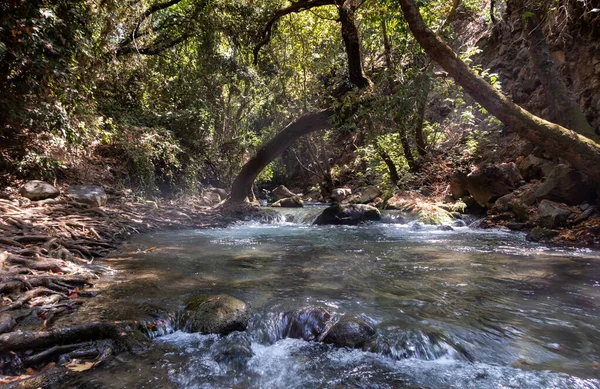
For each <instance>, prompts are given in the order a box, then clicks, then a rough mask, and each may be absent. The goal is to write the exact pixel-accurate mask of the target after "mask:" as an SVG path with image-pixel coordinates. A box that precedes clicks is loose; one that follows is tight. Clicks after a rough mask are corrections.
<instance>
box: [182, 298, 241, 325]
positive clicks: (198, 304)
mask: <svg viewBox="0 0 600 389" xmlns="http://www.w3.org/2000/svg"><path fill="white" fill-rule="evenodd" d="M185 311H186V312H185V318H186V319H187V321H188V324H187V325H188V327H189V330H190V331H192V332H200V333H203V334H221V335H227V334H229V333H230V332H233V331H244V330H245V329H246V327H247V326H248V308H247V306H246V303H244V302H243V301H241V300H238V299H236V298H235V297H231V296H229V295H226V294H220V295H216V296H208V297H207V296H194V297H190V298H188V299H187V300H186V307H185Z"/></svg>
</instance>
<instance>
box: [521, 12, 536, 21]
mask: <svg viewBox="0 0 600 389" xmlns="http://www.w3.org/2000/svg"><path fill="white" fill-rule="evenodd" d="M533 16H534V15H533V12H530V11H525V12H523V14H522V15H521V19H523V20H526V19H529V18H532V17H533Z"/></svg>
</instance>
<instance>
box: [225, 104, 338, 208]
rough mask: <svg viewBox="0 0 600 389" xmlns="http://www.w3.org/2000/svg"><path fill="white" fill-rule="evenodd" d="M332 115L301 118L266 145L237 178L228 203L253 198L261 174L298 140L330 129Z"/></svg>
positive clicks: (318, 113)
mask: <svg viewBox="0 0 600 389" xmlns="http://www.w3.org/2000/svg"><path fill="white" fill-rule="evenodd" d="M331 115H333V112H332V111H330V110H324V111H320V112H316V113H310V114H306V115H304V116H301V117H300V118H298V119H297V120H295V121H293V122H292V123H290V124H288V126H287V127H286V128H284V129H283V130H282V131H281V132H279V133H278V134H277V135H275V137H274V138H273V139H271V140H270V141H268V142H267V143H266V144H264V145H263V146H262V147H261V148H260V150H258V152H257V153H256V155H255V156H254V157H252V159H250V160H249V161H248V162H247V163H246V164H245V165H244V167H243V168H242V171H241V172H240V174H238V176H237V177H236V178H235V181H234V182H233V185H232V187H231V194H230V196H229V199H228V202H229V203H232V204H235V203H241V202H243V201H245V200H246V198H247V197H248V196H251V189H252V184H253V183H254V180H255V179H256V177H257V176H258V175H259V174H260V172H261V171H262V170H263V169H264V168H265V167H267V165H268V164H269V163H270V162H271V161H273V160H274V159H275V158H276V157H277V156H279V155H281V154H282V153H283V152H284V151H285V150H286V149H287V148H288V147H290V146H291V145H292V144H293V143H294V142H295V141H296V139H298V138H300V137H301V136H303V135H307V134H310V133H311V132H315V131H318V130H323V129H326V128H328V127H329V118H330V117H331Z"/></svg>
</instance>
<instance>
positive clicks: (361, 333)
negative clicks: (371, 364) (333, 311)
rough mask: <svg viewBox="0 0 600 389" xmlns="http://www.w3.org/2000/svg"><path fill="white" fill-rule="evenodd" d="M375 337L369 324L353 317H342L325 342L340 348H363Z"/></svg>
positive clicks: (324, 339) (326, 336)
mask: <svg viewBox="0 0 600 389" xmlns="http://www.w3.org/2000/svg"><path fill="white" fill-rule="evenodd" d="M373 336H375V330H374V329H373V327H371V325H370V324H369V323H367V322H366V321H364V320H362V319H359V318H357V317H353V316H342V317H341V318H340V320H339V321H338V322H337V323H335V324H334V325H333V327H331V329H330V330H329V331H328V332H327V334H326V335H325V337H324V338H323V342H324V343H327V344H333V345H336V346H338V347H349V348H363V347H365V345H366V344H367V342H369V341H370V340H371V339H372V338H373Z"/></svg>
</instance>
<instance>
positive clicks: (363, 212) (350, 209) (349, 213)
mask: <svg viewBox="0 0 600 389" xmlns="http://www.w3.org/2000/svg"><path fill="white" fill-rule="evenodd" d="M379 220H381V212H379V210H378V209H377V208H375V207H371V206H370V205H364V204H347V205H341V204H335V205H332V206H331V207H329V208H326V209H325V210H324V211H323V213H321V214H320V215H319V217H317V219H316V220H315V222H314V223H313V224H316V225H326V224H336V225H357V224H360V223H363V222H368V221H379Z"/></svg>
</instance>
